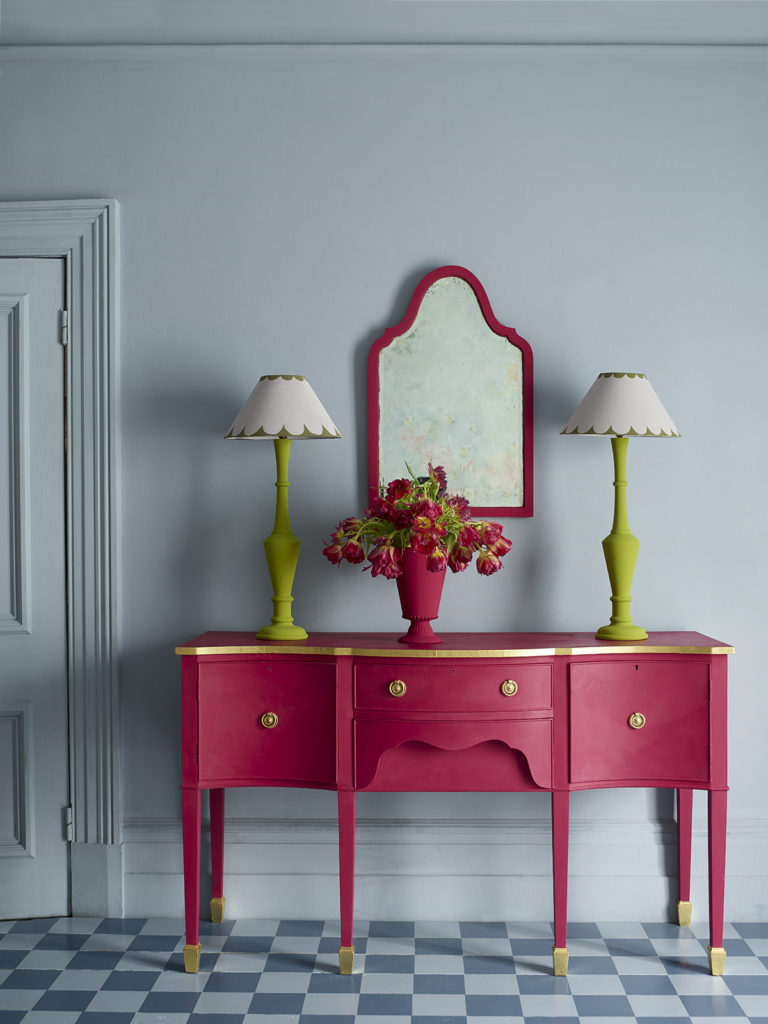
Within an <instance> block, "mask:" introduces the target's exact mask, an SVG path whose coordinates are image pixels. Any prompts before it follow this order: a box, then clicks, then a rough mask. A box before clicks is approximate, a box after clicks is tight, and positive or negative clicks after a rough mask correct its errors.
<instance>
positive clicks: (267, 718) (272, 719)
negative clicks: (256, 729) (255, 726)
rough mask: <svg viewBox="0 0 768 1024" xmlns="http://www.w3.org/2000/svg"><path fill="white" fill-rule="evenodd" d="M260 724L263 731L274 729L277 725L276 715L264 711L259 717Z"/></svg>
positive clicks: (272, 712)
mask: <svg viewBox="0 0 768 1024" xmlns="http://www.w3.org/2000/svg"><path fill="white" fill-rule="evenodd" d="M261 724H262V725H263V726H264V728H265V729H274V728H275V726H276V725H277V715H276V714H275V712H274V711H265V712H264V714H263V715H262V716H261Z"/></svg>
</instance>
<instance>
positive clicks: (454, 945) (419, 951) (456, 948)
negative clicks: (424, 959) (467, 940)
mask: <svg viewBox="0 0 768 1024" xmlns="http://www.w3.org/2000/svg"><path fill="white" fill-rule="evenodd" d="M414 949H415V952H416V956H461V954H462V952H463V949H462V944H461V939H448V938H434V939H416V940H415V942H414Z"/></svg>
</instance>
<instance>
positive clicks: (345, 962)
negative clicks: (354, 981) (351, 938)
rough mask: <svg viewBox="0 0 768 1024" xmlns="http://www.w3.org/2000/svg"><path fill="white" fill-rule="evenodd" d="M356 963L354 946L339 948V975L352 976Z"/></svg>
mask: <svg viewBox="0 0 768 1024" xmlns="http://www.w3.org/2000/svg"><path fill="white" fill-rule="evenodd" d="M354 962H355V947H354V946H339V974H351V973H352V966H353V964H354Z"/></svg>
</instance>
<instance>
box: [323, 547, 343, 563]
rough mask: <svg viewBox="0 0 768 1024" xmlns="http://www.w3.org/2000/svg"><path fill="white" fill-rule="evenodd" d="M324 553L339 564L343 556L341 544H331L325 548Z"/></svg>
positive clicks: (331, 560)
mask: <svg viewBox="0 0 768 1024" xmlns="http://www.w3.org/2000/svg"><path fill="white" fill-rule="evenodd" d="M323 554H324V555H325V557H326V558H327V559H328V561H329V562H333V564H334V565H339V564H340V563H341V560H342V558H343V555H342V550H341V544H338V543H337V544H329V545H328V547H325V548H323Z"/></svg>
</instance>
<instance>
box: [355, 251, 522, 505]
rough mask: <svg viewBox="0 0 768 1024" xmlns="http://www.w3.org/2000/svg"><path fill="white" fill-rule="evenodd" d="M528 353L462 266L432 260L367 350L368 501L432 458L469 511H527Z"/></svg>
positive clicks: (418, 471) (423, 469)
mask: <svg viewBox="0 0 768 1024" xmlns="http://www.w3.org/2000/svg"><path fill="white" fill-rule="evenodd" d="M532 400H533V353H532V352H531V347H530V345H529V344H528V342H527V341H525V339H524V338H521V337H520V335H519V334H518V333H517V331H515V330H514V329H513V328H511V327H505V326H504V325H503V324H501V323H499V321H498V320H497V319H496V317H495V316H494V313H493V310H492V309H491V305H490V303H489V301H488V297H487V295H486V294H485V290H484V289H483V286H482V285H481V284H480V282H479V281H478V279H477V278H476V277H475V275H474V274H472V273H471V272H470V271H469V270H466V269H465V268H464V267H457V266H448V267H439V268H438V269H437V270H433V271H431V272H430V273H429V274H427V275H426V276H425V277H424V278H423V279H422V280H421V281H420V282H419V285H418V287H417V288H416V291H415V292H414V295H413V298H412V299H411V302H410V304H409V306H408V310H407V312H406V314H405V316H404V317H403V319H402V320H401V321H400V323H398V324H396V325H395V326H394V327H389V328H387V330H386V331H385V332H384V333H383V334H382V336H381V337H380V338H378V339H377V340H376V341H375V342H374V343H373V345H372V346H371V350H370V353H369V355H368V490H369V500H370V499H371V498H372V497H373V496H374V495H375V494H377V493H378V490H379V487H380V486H381V485H382V484H386V483H388V482H389V481H390V480H394V479H396V478H398V477H403V476H407V470H406V468H405V463H408V465H409V466H411V468H412V469H413V470H414V472H415V473H416V474H417V475H420V474H423V473H426V471H427V463H429V462H431V463H432V464H433V465H442V466H444V467H445V470H446V473H447V476H448V490H449V492H450V493H456V494H463V495H465V497H467V498H468V499H469V502H470V504H471V506H472V512H473V514H474V515H475V516H501V517H505V516H530V515H533V401H532Z"/></svg>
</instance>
